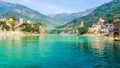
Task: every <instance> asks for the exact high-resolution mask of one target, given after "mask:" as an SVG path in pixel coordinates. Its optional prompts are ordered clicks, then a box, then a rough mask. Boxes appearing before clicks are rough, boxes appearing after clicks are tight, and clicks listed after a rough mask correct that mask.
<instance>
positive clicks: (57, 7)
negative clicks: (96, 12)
mask: <svg viewBox="0 0 120 68" xmlns="http://www.w3.org/2000/svg"><path fill="white" fill-rule="evenodd" d="M2 1H6V2H11V3H17V4H22V5H24V6H27V7H29V8H31V9H34V10H37V11H39V12H40V13H42V14H59V13H77V12H80V11H85V10H87V9H91V8H94V7H98V6H100V5H102V4H104V3H107V2H109V1H111V0H2Z"/></svg>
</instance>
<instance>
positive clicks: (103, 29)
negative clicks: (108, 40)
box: [88, 18, 113, 35]
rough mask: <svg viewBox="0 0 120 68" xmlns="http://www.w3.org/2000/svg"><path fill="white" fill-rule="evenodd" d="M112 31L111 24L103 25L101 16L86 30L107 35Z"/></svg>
mask: <svg viewBox="0 0 120 68" xmlns="http://www.w3.org/2000/svg"><path fill="white" fill-rule="evenodd" d="M112 31H113V25H112V24H106V25H104V20H103V19H102V18H100V19H99V21H98V22H97V24H93V25H92V27H91V28H89V30H88V32H89V33H92V34H102V35H107V34H109V33H110V32H112Z"/></svg>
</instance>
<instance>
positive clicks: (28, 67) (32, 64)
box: [0, 35, 120, 68]
mask: <svg viewBox="0 0 120 68" xmlns="http://www.w3.org/2000/svg"><path fill="white" fill-rule="evenodd" d="M0 68H120V42H113V41H106V40H104V38H102V37H87V36H57V35H54V36H53V35H47V36H23V37H17V36H14V37H0Z"/></svg>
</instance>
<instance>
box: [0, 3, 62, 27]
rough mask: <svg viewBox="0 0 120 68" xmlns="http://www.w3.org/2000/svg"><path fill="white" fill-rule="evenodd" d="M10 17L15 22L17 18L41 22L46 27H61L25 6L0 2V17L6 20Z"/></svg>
mask: <svg viewBox="0 0 120 68" xmlns="http://www.w3.org/2000/svg"><path fill="white" fill-rule="evenodd" d="M11 16H14V17H15V18H16V19H17V20H18V19H19V18H24V19H25V20H30V21H32V22H33V23H37V22H41V23H42V24H44V25H45V26H46V27H56V26H60V25H61V23H60V22H58V21H55V20H53V19H52V18H50V17H48V16H46V15H43V14H41V13H39V12H38V11H35V10H32V9H30V8H28V7H26V6H23V5H20V4H13V3H8V2H4V1H0V17H6V18H8V17H11Z"/></svg>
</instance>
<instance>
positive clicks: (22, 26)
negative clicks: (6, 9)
mask: <svg viewBox="0 0 120 68" xmlns="http://www.w3.org/2000/svg"><path fill="white" fill-rule="evenodd" d="M2 33H6V34H7V33H9V34H10V33H32V34H40V33H45V30H44V28H42V26H41V23H36V24H33V23H32V22H31V21H27V20H24V19H23V18H20V19H19V20H16V19H15V18H14V17H10V18H2V17H0V34H2Z"/></svg>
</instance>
